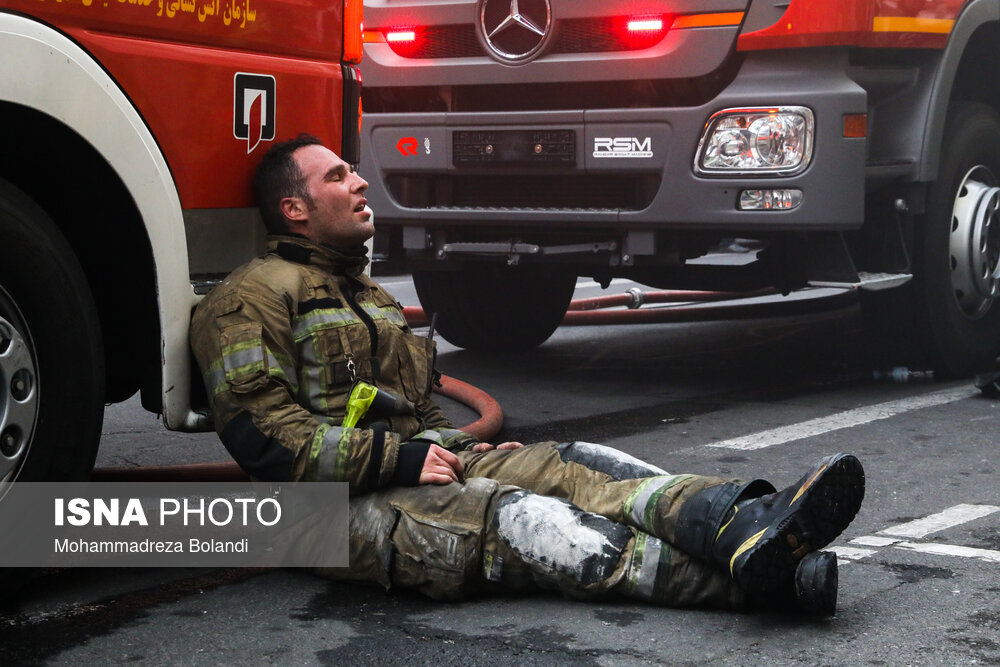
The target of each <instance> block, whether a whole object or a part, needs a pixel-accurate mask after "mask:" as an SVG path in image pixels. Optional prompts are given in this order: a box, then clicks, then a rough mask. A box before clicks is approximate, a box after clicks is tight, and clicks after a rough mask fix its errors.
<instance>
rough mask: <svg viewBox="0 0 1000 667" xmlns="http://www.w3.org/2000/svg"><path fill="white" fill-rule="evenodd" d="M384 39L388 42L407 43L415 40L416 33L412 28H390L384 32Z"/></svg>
mask: <svg viewBox="0 0 1000 667" xmlns="http://www.w3.org/2000/svg"><path fill="white" fill-rule="evenodd" d="M385 41H387V42H389V43H390V44H407V43H411V42H415V41H417V33H416V32H414V31H413V30H390V31H388V32H386V33H385Z"/></svg>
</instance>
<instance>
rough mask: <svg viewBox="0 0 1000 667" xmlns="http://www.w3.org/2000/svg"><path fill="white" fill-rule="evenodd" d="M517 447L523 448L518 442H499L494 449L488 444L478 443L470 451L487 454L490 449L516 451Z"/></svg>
mask: <svg viewBox="0 0 1000 667" xmlns="http://www.w3.org/2000/svg"><path fill="white" fill-rule="evenodd" d="M518 447H524V445H523V444H521V443H520V442H501V443H500V444H499V445H497V446H496V447H494V446H493V445H491V444H490V443H488V442H480V443H478V444H476V445H473V446H472V451H474V452H477V453H478V452H488V451H490V450H491V449H517V448H518Z"/></svg>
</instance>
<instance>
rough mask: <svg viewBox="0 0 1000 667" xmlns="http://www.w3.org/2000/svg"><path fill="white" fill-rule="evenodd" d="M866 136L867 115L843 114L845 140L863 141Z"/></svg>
mask: <svg viewBox="0 0 1000 667" xmlns="http://www.w3.org/2000/svg"><path fill="white" fill-rule="evenodd" d="M867 136H868V114H866V113H849V114H844V137H845V138H847V139H863V138H864V137H867Z"/></svg>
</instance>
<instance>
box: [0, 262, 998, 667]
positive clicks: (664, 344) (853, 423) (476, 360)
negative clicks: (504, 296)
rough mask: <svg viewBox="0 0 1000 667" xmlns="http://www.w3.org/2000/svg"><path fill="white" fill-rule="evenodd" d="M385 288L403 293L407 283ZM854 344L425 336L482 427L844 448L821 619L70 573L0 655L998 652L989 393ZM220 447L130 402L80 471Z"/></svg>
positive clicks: (810, 450) (468, 659)
mask: <svg viewBox="0 0 1000 667" xmlns="http://www.w3.org/2000/svg"><path fill="white" fill-rule="evenodd" d="M383 282H384V283H385V284H386V285H387V286H388V287H389V289H390V291H393V292H394V293H395V294H396V295H397V297H398V298H400V300H401V301H402V302H403V303H404V304H406V305H411V304H412V305H415V304H416V299H415V298H414V297H413V290H412V285H410V284H409V282H408V280H407V279H406V278H405V277H391V278H385V279H383ZM625 287H628V285H621V284H614V285H612V287H611V288H610V289H609V290H608V292H609V293H617V292H619V291H621V290H622V289H624V288H625ZM598 293H600V290H599V288H598V287H597V286H596V285H594V284H592V283H587V282H585V281H582V282H581V283H580V284H579V285H578V292H577V295H578V296H595V295H597V294H598ZM859 342H860V324H859V320H858V316H857V312H856V311H855V310H854V309H853V308H850V307H848V308H841V309H838V310H835V311H832V312H826V313H823V314H818V315H809V316H787V317H778V318H773V317H772V318H767V319H751V320H742V321H735V322H710V323H694V324H656V325H639V326H630V327H629V326H611V327H565V328H562V329H560V330H559V331H558V332H557V333H556V334H555V336H553V338H552V339H551V340H550V341H549V342H547V343H546V344H545V345H543V346H541V347H540V348H539V349H538V350H536V351H533V352H531V353H527V354H520V355H510V356H504V357H493V358H483V357H480V356H476V355H473V354H470V353H467V352H465V351H461V350H456V349H454V348H453V347H451V346H449V345H447V344H446V343H443V342H439V346H440V355H439V362H438V366H439V367H440V368H441V370H442V371H444V372H445V373H446V374H448V375H451V376H453V377H456V378H459V379H462V380H465V381H467V382H470V383H472V384H474V385H476V386H479V387H481V388H484V389H486V390H487V391H489V393H490V394H491V395H492V396H493V397H494V398H496V399H497V400H498V401H499V402H500V404H501V405H502V406H503V408H504V412H505V425H504V429H503V431H502V432H501V433H500V434H499V436H498V437H499V438H502V439H519V440H523V441H532V440H539V439H555V440H567V439H579V440H588V441H591V442H601V443H604V444H608V445H611V446H614V447H617V448H620V449H622V450H624V451H626V452H628V453H630V454H632V455H634V456H637V457H639V458H642V459H645V460H647V461H649V462H651V463H653V464H655V465H658V466H660V467H662V468H665V469H667V470H670V471H672V472H696V473H704V474H719V475H732V476H740V477H758V476H764V477H767V478H768V479H770V480H771V481H772V482H774V483H775V484H777V485H778V486H781V485H784V484H789V483H792V482H793V481H795V479H796V478H797V477H798V476H799V475H800V474H801V472H802V471H804V470H805V469H806V468H807V467H808V466H809V465H810V464H811V463H812V462H813V461H814V460H816V459H818V458H820V457H821V456H823V455H825V454H827V453H831V452H834V451H848V452H853V453H855V454H856V455H858V456H859V457H860V458H861V460H862V461H863V463H864V465H865V467H866V472H867V479H868V482H867V496H866V499H865V503H864V507H863V508H862V511H861V513H860V514H859V516H858V518H857V519H856V520H855V522H854V523H853V524H852V525H851V526H850V528H849V529H848V530H847V531H846V532H845V533H844V534H843V535H842V536H841V537H840V538H839V539H838V540H837V541H836V542H835V543H834V544H833V547H834V548H835V550H836V551H837V552H838V554H839V556H840V558H841V561H840V562H841V566H840V604H839V610H838V613H837V614H836V616H834V617H832V618H828V619H821V620H817V619H809V618H802V617H800V616H798V615H796V614H793V613H757V614H739V613H723V612H714V611H691V610H675V609H662V608H655V607H649V606H643V605H639V604H634V603H630V602H620V601H613V602H601V603H580V602H572V601H567V600H563V599H561V598H559V597H556V596H553V595H548V594H538V595H532V596H526V597H525V596H516V597H515V596H509V597H500V598H490V599H481V600H474V601H470V602H466V603H462V604H444V603H438V602H433V601H430V600H426V599H424V598H421V597H419V596H416V595H413V594H408V593H405V592H396V591H393V592H391V593H385V592H383V591H381V590H380V589H374V588H363V587H353V586H347V585H342V584H333V583H329V582H326V581H324V580H322V579H319V578H316V577H313V576H311V575H309V574H306V573H302V572H298V571H291V570H235V569H234V570H171V569H159V570H155V569H136V570H110V569H93V570H82V569H77V570H73V569H67V570H62V571H49V572H42V573H38V575H37V576H36V578H35V579H34V580H33V581H32V582H31V583H30V584H28V585H26V586H24V587H23V589H22V591H21V592H20V593H19V594H17V595H14V596H12V597H10V598H9V599H8V600H7V602H6V603H5V604H4V606H3V607H2V608H0V663H2V664H22V663H23V664H31V663H34V664H37V663H46V664H56V665H83V664H88V665H89V664H106V663H112V662H117V663H126V662H130V663H138V664H143V665H160V664H164V665H166V664H186V665H187V664H190V665H218V664H249V665H256V664H279V665H297V664H303V665H316V664H318V665H348V664H350V665H397V664H398V665H421V664H436V665H437V664H460V663H461V664H467V665H486V664H489V665H494V664H500V665H514V664H517V665H522V664H525V665H532V664H542V665H549V664H556V665H558V664H574V665H589V664H593V665H633V664H635V665H638V664H656V663H661V664H662V663H666V664H706V663H712V664H723V665H751V664H779V665H788V664H791V665H795V664H810V665H811V664H836V665H858V664H867V665H909V664H919V665H957V664H1000V486H998V481H1000V471H998V469H997V458H998V457H997V432H998V426H1000V402H997V401H994V400H991V399H988V398H984V397H982V396H980V395H979V394H978V392H977V391H976V390H975V389H974V388H973V386H972V383H971V382H947V383H945V382H933V381H927V380H920V381H911V382H907V383H894V382H887V381H874V380H873V379H872V375H871V371H872V370H873V369H872V368H870V367H869V366H868V365H867V364H866V363H865V362H864V360H863V356H862V355H861V354H860V352H859V350H860V345H859ZM443 403H444V404H445V407H446V410H447V411H448V413H449V414H450V415H451V416H452V417H453V419H454V421H456V423H459V424H462V423H467V422H468V421H471V420H472V419H474V415H472V413H471V412H470V411H468V410H467V409H466V408H464V407H462V406H459V405H456V404H454V403H451V402H449V401H443ZM224 458H225V452H224V450H223V449H222V447H221V446H220V445H219V444H218V443H217V441H216V440H215V437H214V435H213V434H196V435H187V434H176V433H167V432H165V431H163V430H162V428H161V426H160V424H159V423H158V422H157V420H156V418H155V416H151V415H148V414H146V413H143V412H142V411H141V409H139V408H138V406H137V402H136V401H130V402H128V403H126V404H123V405H120V406H113V407H112V408H110V409H109V410H108V414H107V417H106V421H105V436H104V440H103V442H102V449H101V452H100V455H99V461H98V465H100V466H121V465H143V464H163V463H180V462H191V461H212V460H223V459H224Z"/></svg>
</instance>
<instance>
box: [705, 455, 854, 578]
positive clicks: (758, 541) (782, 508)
mask: <svg viewBox="0 0 1000 667" xmlns="http://www.w3.org/2000/svg"><path fill="white" fill-rule="evenodd" d="M864 497H865V473H864V469H863V468H862V467H861V462H860V461H858V459H857V458H855V457H854V456H851V455H850V454H834V455H833V456H828V457H827V458H825V459H823V460H822V461H820V462H819V463H818V464H816V465H815V466H814V467H813V469H812V470H810V471H809V472H808V473H806V475H805V476H803V477H802V479H800V480H799V481H798V482H796V483H795V484H793V485H792V486H789V487H788V488H786V489H783V490H782V491H778V492H777V493H771V494H768V495H765V496H761V497H759V498H756V499H753V500H749V501H742V502H740V501H738V502H737V503H736V505H735V506H734V507H733V510H732V512H731V513H730V516H729V517H727V520H726V521H725V522H724V523H723V525H722V527H721V528H719V532H718V534H717V535H716V538H715V544H714V545H713V547H712V555H713V557H714V559H715V561H716V562H718V563H720V564H725V566H726V568H727V569H728V570H729V572H730V574H731V575H732V576H733V579H734V580H735V581H736V583H737V584H738V585H739V586H740V588H742V589H743V590H744V591H746V592H747V593H750V594H751V595H754V596H761V595H768V594H778V595H780V594H781V593H782V591H783V590H787V586H788V584H789V582H791V581H792V580H793V575H794V574H795V570H796V567H797V565H798V563H799V561H800V560H802V558H803V557H804V556H805V555H806V554H808V553H811V552H813V551H816V550H818V549H821V548H823V547H825V546H826V545H827V544H829V543H830V542H832V541H833V540H834V539H835V538H836V537H837V536H838V535H840V533H841V532H843V530H844V529H845V528H847V526H848V525H850V523H851V521H852V520H853V519H854V516H855V515H856V514H857V513H858V510H859V509H861V501H862V499H863V498H864ZM835 565H836V560H834V566H835Z"/></svg>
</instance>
